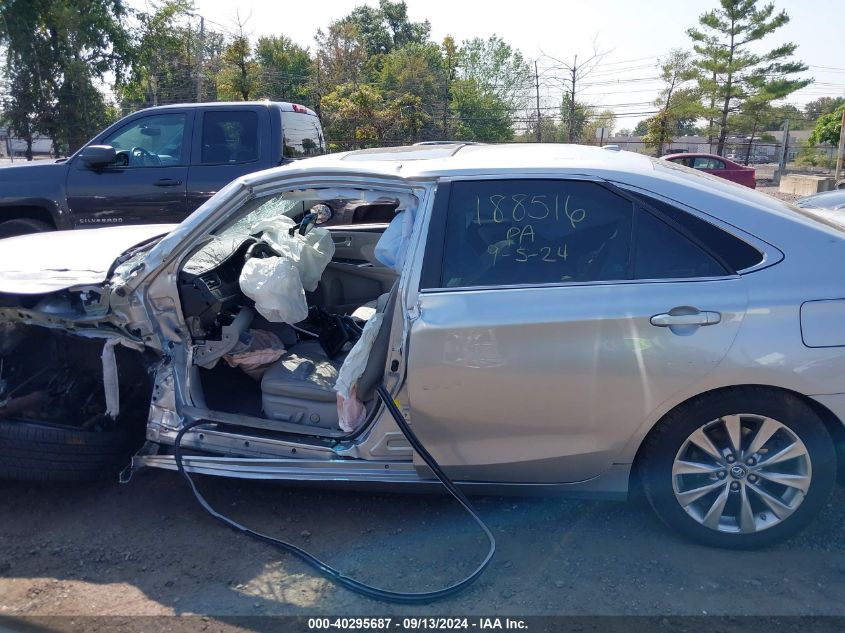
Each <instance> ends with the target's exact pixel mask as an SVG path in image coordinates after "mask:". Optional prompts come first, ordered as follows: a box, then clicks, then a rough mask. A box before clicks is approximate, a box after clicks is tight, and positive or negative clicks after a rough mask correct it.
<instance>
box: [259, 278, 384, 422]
mask: <svg viewBox="0 0 845 633" xmlns="http://www.w3.org/2000/svg"><path fill="white" fill-rule="evenodd" d="M398 287H399V282H398V281H397V282H396V283H395V284H394V286H393V288H392V289H391V290H390V292H389V293H388V297H387V301H386V302H384V303H383V306H382V310H380V311H381V312H383V313H384V321H383V322H382V324H381V327H380V328H379V331H378V334H377V335H376V338H375V340H374V342H373V347H372V350H371V351H370V355H369V357H368V358H367V365H366V367H365V368H364V373H363V375H362V376H361V378H360V380H359V381H358V397H359V398H360V399H361V401H362V402H364V403H365V404H369V403H370V402H371V401H372V400H373V398H374V397H375V391H376V388H377V387H378V385H379V383H380V382H381V380H382V378H383V376H384V366H385V364H386V363H387V353H388V349H389V347H390V329H391V323H392V319H393V312H394V309H395V307H396V295H397V294H398ZM341 365H342V363H340V362H338V361H337V360H331V359H329V358H328V356H326V353H325V352H324V351H323V349H322V347H321V346H320V344H319V343H318V342H317V341H305V342H303V343H298V344H296V345H294V346H293V347H292V348H291V349H290V351H289V353H288V354H286V355H285V356H284V357H282V358H281V359H280V360H279V361H278V362H276V363H275V364H274V365H273V366H272V367H270V368H269V369H268V370H267V371H266V372H264V376H263V378H262V379H261V403H262V407H263V409H264V415H265V416H266V417H267V418H269V419H271V420H279V421H282V422H291V423H294V424H307V425H311V426H316V427H320V428H326V429H336V428H337V420H338V418H337V394H336V393H335V391H334V385H335V382H336V381H337V376H338V372H339V371H340V367H341Z"/></svg>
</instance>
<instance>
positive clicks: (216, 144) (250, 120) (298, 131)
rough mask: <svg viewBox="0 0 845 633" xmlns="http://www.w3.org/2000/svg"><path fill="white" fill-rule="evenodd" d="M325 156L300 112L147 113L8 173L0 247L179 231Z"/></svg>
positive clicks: (198, 109)
mask: <svg viewBox="0 0 845 633" xmlns="http://www.w3.org/2000/svg"><path fill="white" fill-rule="evenodd" d="M324 152H325V141H324V138H323V130H322V127H321V125H320V119H319V118H318V117H317V115H316V114H315V113H314V111H313V110H310V109H308V108H306V107H303V106H301V105H297V104H292V103H277V102H270V101H263V102H235V103H197V104H186V105H170V106H160V107H156V108H148V109H146V110H141V111H138V112H135V113H133V114H131V115H129V116H127V117H124V118H123V119H121V120H119V121H118V122H117V123H115V124H114V125H112V126H110V127H109V128H108V129H106V130H104V131H103V132H101V133H100V134H98V135H97V136H96V137H94V138H93V139H92V140H91V141H90V142H89V143H88V144H87V145H85V146H84V147H83V148H81V149H80V150H79V151H77V152H76V153H75V154H74V155H73V156H71V157H70V158H67V159H61V160H57V161H51V162H48V161H43V162H38V163H26V164H23V165H12V166H9V167H5V168H0V238H4V237H11V236H14V235H22V234H25V233H33V232H37V231H48V230H55V229H76V228H93V227H97V226H105V225H114V224H152V223H156V224H158V223H173V222H181V221H182V220H183V219H184V218H185V217H186V216H187V215H188V214H189V213H190V212H191V211H193V210H194V209H196V208H197V207H198V206H200V205H201V204H202V203H203V202H205V201H206V200H207V199H208V198H210V197H211V196H212V195H214V194H215V193H216V192H217V191H218V190H220V189H221V188H222V187H223V186H224V185H226V184H227V183H228V182H230V181H231V180H233V179H235V178H237V177H238V176H241V175H243V174H247V173H250V172H254V171H259V170H261V169H267V168H269V167H274V166H276V165H281V164H283V163H285V162H287V161H290V160H295V159H298V158H305V157H307V156H314V155H317V154H322V153H324Z"/></svg>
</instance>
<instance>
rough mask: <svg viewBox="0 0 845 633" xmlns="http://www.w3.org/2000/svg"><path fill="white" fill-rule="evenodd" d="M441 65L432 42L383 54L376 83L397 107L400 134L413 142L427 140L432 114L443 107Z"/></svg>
mask: <svg viewBox="0 0 845 633" xmlns="http://www.w3.org/2000/svg"><path fill="white" fill-rule="evenodd" d="M442 73H443V66H442V60H441V57H440V47H439V46H437V45H436V44H434V43H431V42H429V43H426V44H416V43H414V44H408V45H406V46H403V47H401V48H397V49H394V50H393V51H391V52H390V53H388V54H387V55H384V56H383V59H382V64H381V69H380V70H379V72H378V74H377V76H376V83H377V85H378V86H379V88H380V89H381V91H382V92H383V93H384V95H385V98H386V99H387V100H388V101H392V102H394V103H395V104H396V107H398V110H397V111H398V112H399V116H400V121H399V128H398V129H399V130H400V137H399V138H397V139H396V140H401V141H403V142H411V143H412V142H415V141H418V140H420V139H421V138H425V139H430V138H432V136H434V135H435V134H436V133H435V131H434V128H433V126H434V116H433V115H434V114H435V113H436V112H437V111H438V110H439V109H440V108H441V107H442V98H441V97H442V92H443V91H442V89H441V86H442V85H443V77H442Z"/></svg>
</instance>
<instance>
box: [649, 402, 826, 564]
mask: <svg viewBox="0 0 845 633" xmlns="http://www.w3.org/2000/svg"><path fill="white" fill-rule="evenodd" d="M643 451H644V452H643V454H642V459H641V460H640V473H639V474H640V478H641V480H642V484H643V489H644V491H645V494H646V497H647V498H648V500H649V501H650V502H651V505H652V507H653V508H654V510H655V511H656V512H657V514H658V516H660V518H661V519H662V520H663V521H664V522H665V523H667V524H668V525H669V526H671V527H673V528H675V529H677V530H678V531H680V532H681V533H682V534H684V535H685V536H687V537H689V538H690V539H692V540H694V541H697V542H699V543H703V544H705V545H709V546H715V547H724V548H730V549H756V548H760V547H766V546H769V545H772V544H774V543H776V542H778V541H781V540H783V539H786V538H788V537H790V536H792V535H793V534H795V533H796V532H798V531H799V530H800V529H802V528H803V527H804V526H805V525H807V523H809V522H810V521H811V520H812V519H813V517H815V516H816V514H818V512H819V511H820V510H821V509H822V507H823V506H824V503H825V500H826V499H827V498H828V495H829V493H830V490H831V488H832V486H833V484H834V482H835V480H836V469H837V464H836V452H835V448H834V445H833V441H832V439H831V437H830V434H829V433H828V431H827V429H826V428H825V426H824V423H823V422H822V421H821V419H820V418H819V416H818V415H816V413H815V412H814V411H813V410H812V409H811V408H810V407H809V406H808V405H807V404H806V403H805V402H803V401H802V400H801V399H800V398H798V397H797V396H795V395H792V394H789V393H785V392H781V391H777V390H772V389H766V388H762V387H743V388H737V389H731V390H726V391H721V392H715V393H713V394H707V395H704V396H700V397H698V398H695V399H693V400H691V401H689V402H687V403H685V404H683V405H681V406H679V407H678V408H676V409H674V410H673V411H671V412H669V413H668V414H667V415H666V416H664V418H663V419H662V420H661V421H660V423H659V424H658V425H657V426H656V427H655V428H654V430H653V431H652V432H651V434H650V435H649V437H648V438H647V439H646V443H645V445H644V446H643Z"/></svg>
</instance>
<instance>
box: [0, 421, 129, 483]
mask: <svg viewBox="0 0 845 633" xmlns="http://www.w3.org/2000/svg"><path fill="white" fill-rule="evenodd" d="M143 439H144V438H143V431H141V430H138V429H126V430H120V431H108V432H101V431H82V430H79V429H73V428H70V427H62V426H51V425H48V424H41V423H37V422H27V421H23V420H0V478H3V479H16V480H21V481H54V482H60V481H97V480H101V479H108V478H112V477H115V476H116V475H117V474H118V473H119V472H120V471H121V470H122V469H123V468H124V467H126V466H127V465H128V464H129V460H130V458H131V457H132V455H133V453H134V452H135V451H136V450H137V449H138V448H139V447H140V446H141V444H142V443H143Z"/></svg>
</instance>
